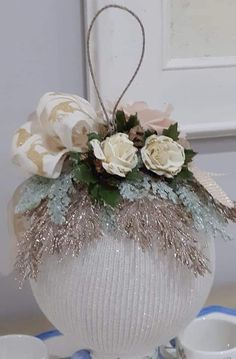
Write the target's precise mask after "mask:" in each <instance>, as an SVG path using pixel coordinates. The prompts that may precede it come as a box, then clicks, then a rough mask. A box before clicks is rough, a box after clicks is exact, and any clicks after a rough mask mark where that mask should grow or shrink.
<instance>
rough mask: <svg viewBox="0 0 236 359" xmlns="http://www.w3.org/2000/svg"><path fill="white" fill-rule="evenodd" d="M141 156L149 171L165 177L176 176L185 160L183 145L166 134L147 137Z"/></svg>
mask: <svg viewBox="0 0 236 359" xmlns="http://www.w3.org/2000/svg"><path fill="white" fill-rule="evenodd" d="M141 156H142V160H143V162H144V164H145V166H146V167H147V168H148V169H149V170H150V171H152V172H154V173H156V174H157V175H159V176H165V177H167V178H172V177H174V176H176V175H177V174H178V173H179V172H180V171H181V169H182V167H183V165H184V161H185V153H184V148H183V146H181V145H180V144H179V143H177V142H175V141H173V140H172V139H171V138H169V137H167V136H157V135H152V136H150V137H148V138H147V140H146V143H145V146H144V147H143V148H142V149H141Z"/></svg>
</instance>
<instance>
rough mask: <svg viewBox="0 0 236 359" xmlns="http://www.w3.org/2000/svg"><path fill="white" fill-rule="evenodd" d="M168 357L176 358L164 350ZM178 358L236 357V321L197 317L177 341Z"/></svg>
mask: <svg viewBox="0 0 236 359" xmlns="http://www.w3.org/2000/svg"><path fill="white" fill-rule="evenodd" d="M163 354H164V355H165V358H166V359H169V358H174V357H173V356H172V355H171V354H170V353H167V352H165V353H164V352H163ZM176 356H177V358H178V359H236V322H233V321H230V320H227V319H217V318H207V317H202V318H197V319H195V320H194V321H193V322H191V323H190V324H189V325H188V327H187V328H186V329H185V330H184V331H183V332H182V333H181V334H180V335H179V337H178V339H177V341H176Z"/></svg>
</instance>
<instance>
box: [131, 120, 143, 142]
mask: <svg viewBox="0 0 236 359" xmlns="http://www.w3.org/2000/svg"><path fill="white" fill-rule="evenodd" d="M129 139H130V140H131V141H133V143H134V145H135V146H136V147H143V145H144V130H143V128H142V127H141V126H140V125H138V126H135V127H133V128H131V130H130V131H129Z"/></svg>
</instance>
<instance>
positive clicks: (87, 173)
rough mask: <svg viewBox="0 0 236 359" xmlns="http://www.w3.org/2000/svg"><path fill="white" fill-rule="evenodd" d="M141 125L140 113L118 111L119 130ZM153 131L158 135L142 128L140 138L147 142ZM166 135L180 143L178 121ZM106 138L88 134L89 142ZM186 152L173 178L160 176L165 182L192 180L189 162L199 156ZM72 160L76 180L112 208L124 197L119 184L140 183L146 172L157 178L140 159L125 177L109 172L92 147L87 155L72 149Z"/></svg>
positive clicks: (116, 122)
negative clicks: (138, 115) (127, 113)
mask: <svg viewBox="0 0 236 359" xmlns="http://www.w3.org/2000/svg"><path fill="white" fill-rule="evenodd" d="M138 127H139V128H141V126H140V123H139V120H138V117H137V114H136V115H131V116H128V117H127V116H126V115H125V113H124V112H123V111H121V110H118V111H117V112H116V117H115V128H116V132H122V133H126V134H128V135H129V133H130V131H131V130H132V129H136V128H138ZM153 134H155V131H150V130H148V131H143V132H142V134H141V137H142V138H141V139H140V138H139V140H141V141H142V143H143V144H144V143H145V141H146V139H147V138H148V137H149V136H151V135H153ZM163 135H164V136H166V137H169V138H171V139H173V140H174V141H176V142H177V141H178V140H179V135H180V132H179V131H178V124H177V123H175V124H173V125H170V127H169V128H168V129H165V130H164V131H163ZM139 136H140V130H139ZM105 137H106V136H103V137H102V136H101V135H99V134H97V133H90V134H89V135H88V141H91V140H93V139H97V140H99V141H102V140H104V139H105ZM134 144H135V142H134ZM184 152H185V163H184V165H183V167H182V170H181V172H180V173H179V174H178V175H176V176H175V177H174V178H173V179H171V180H167V179H165V178H164V177H161V179H162V180H163V181H165V182H170V181H175V182H182V181H186V180H191V178H192V173H191V171H190V170H189V169H188V165H189V163H190V162H192V160H193V158H194V156H195V155H196V152H194V151H193V150H192V149H184ZM70 160H71V162H72V164H73V180H74V181H75V182H77V183H82V184H83V185H85V186H87V188H88V192H89V194H90V196H91V197H92V198H93V199H94V200H96V201H98V202H100V203H104V204H107V205H109V206H112V207H115V206H116V205H117V204H118V203H119V201H120V199H121V195H120V186H121V184H122V183H123V182H125V183H133V182H138V181H140V179H142V177H143V176H144V174H146V173H147V172H148V174H149V175H150V176H153V177H158V176H157V175H155V174H154V173H152V172H150V171H148V170H147V169H146V168H145V167H144V165H143V163H142V162H141V161H139V164H138V165H137V167H136V168H134V169H133V170H132V171H130V172H129V173H128V174H127V175H126V177H125V178H121V177H119V176H116V175H111V174H108V173H107V172H106V171H104V170H103V168H102V167H101V163H100V161H99V160H97V159H96V158H95V156H94V154H93V150H92V148H91V147H90V149H89V152H88V153H86V154H82V153H77V152H71V153H70Z"/></svg>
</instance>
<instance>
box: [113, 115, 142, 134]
mask: <svg viewBox="0 0 236 359" xmlns="http://www.w3.org/2000/svg"><path fill="white" fill-rule="evenodd" d="M115 125H116V129H117V132H129V130H131V128H133V127H135V126H138V125H139V120H138V116H137V114H135V115H131V116H129V117H128V118H126V115H125V113H124V111H121V110H118V111H117V112H116V117H115Z"/></svg>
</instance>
